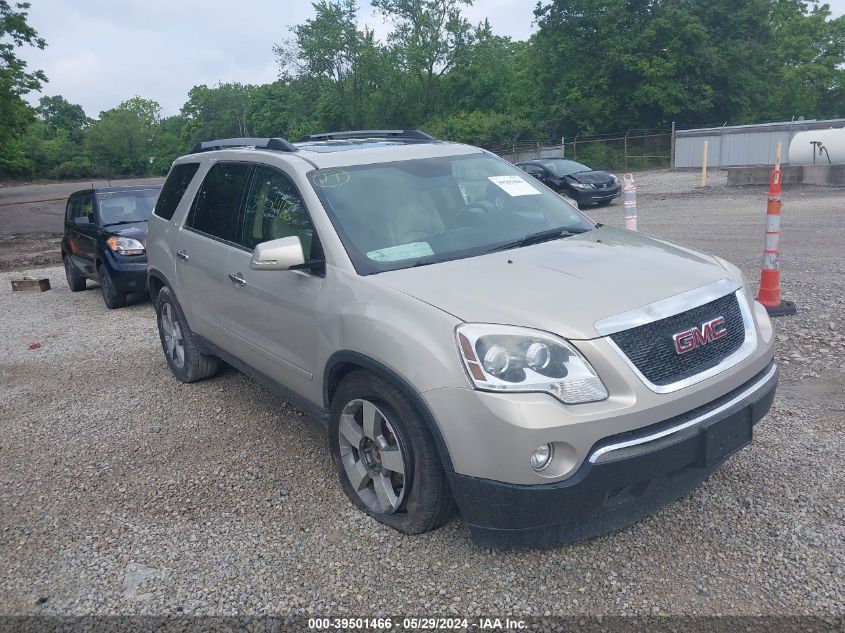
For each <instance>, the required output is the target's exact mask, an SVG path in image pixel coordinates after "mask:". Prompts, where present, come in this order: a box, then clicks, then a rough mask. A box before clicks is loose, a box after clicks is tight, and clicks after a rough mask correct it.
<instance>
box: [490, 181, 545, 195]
mask: <svg viewBox="0 0 845 633" xmlns="http://www.w3.org/2000/svg"><path fill="white" fill-rule="evenodd" d="M487 180H489V181H490V182H492V183H493V184H494V185H496V186H497V187H499V188H500V189H501V190H502V191H504V192H505V193H506V194H508V195H509V196H510V197H512V198H515V197H517V196H539V195H540V192H539V191H537V190H536V189H535V188H534V187H532V186H531V185H530V184H528V183H527V182H526V181H524V180H523V179H522V178H520V177H519V176H488V177H487Z"/></svg>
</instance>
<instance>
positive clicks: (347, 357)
mask: <svg viewBox="0 0 845 633" xmlns="http://www.w3.org/2000/svg"><path fill="white" fill-rule="evenodd" d="M344 364H350V365H357V366H358V367H362V368H364V369H366V370H368V371H371V372H373V373H374V374H377V375H379V376H381V377H382V378H384V379H385V380H389V381H390V382H392V383H393V384H395V385H396V386H397V387H399V388H400V389H401V390H402V391H404V392H405V395H407V396H408V397H409V398H410V399H411V401H412V402H413V403H414V405H416V407H417V410H418V411H419V412H420V415H421V416H422V419H423V420H424V421H425V424H426V426H427V427H428V430H429V431H430V432H431V436H432V437H433V438H434V444H435V446H436V447H437V454H438V456H439V457H440V463H441V464H443V468H444V469H445V470H446V472H447V473H453V472H454V470H455V469H454V467H453V466H452V458H451V457H450V456H449V449H448V448H447V447H446V441H445V440H444V439H443V435H442V434H441V433H440V427H439V426H438V424H437V420H435V418H434V414H432V412H431V409H429V408H428V405H427V404H426V402H425V400H424V399H423V397H422V396H421V395H420V394H419V392H417V390H416V389H414V387H413V386H412V385H411V383H409V382H408V381H407V380H405V378H404V377H403V376H402V375H400V374H399V373H397V372H396V371H394V370H393V369H390V368H389V367H387V366H385V365H383V364H382V363H380V362H379V361H377V360H374V359H372V358H370V357H369V356H366V355H364V354H361V353H360V352H353V351H351V350H340V351H337V352H335V353H334V354H332V355H331V356H330V357H329V359H328V360H327V361H326V366H325V368H324V370H323V406H324V407H325V409H326V410H327V411H328V410H330V409H331V401H330V398H329V387H330V386H331V384H332V382H333V381H334V378H335V375H336V373H337V370H338V369H339V368H340V366H341V365H344Z"/></svg>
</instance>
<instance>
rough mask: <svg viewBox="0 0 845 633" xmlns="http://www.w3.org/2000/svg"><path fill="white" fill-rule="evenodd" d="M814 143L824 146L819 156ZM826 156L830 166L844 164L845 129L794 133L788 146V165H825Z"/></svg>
mask: <svg viewBox="0 0 845 633" xmlns="http://www.w3.org/2000/svg"><path fill="white" fill-rule="evenodd" d="M814 141H815V142H816V143H821V144H822V145H823V146H824V149H823V150H822V151H821V154H820V153H819V146H818V145H814V144H813V142H814ZM825 150H826V151H825ZM814 156H815V160H814ZM828 156H830V164H833V165H842V164H845V128H835V129H828V130H807V131H805V132H796V134H795V136H793V137H792V142H791V143H790V144H789V164H790V165H812V164H813V163H814V162H815V164H816V165H827V164H828V161H827V158H828Z"/></svg>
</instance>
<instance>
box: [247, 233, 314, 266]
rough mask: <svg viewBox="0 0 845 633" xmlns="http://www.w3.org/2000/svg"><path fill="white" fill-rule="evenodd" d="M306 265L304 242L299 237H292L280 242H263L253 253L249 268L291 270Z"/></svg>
mask: <svg viewBox="0 0 845 633" xmlns="http://www.w3.org/2000/svg"><path fill="white" fill-rule="evenodd" d="M304 263H305V255H303V253H302V242H300V241H299V237H298V236H296V235H291V236H289V237H282V238H280V239H278V240H270V241H269V242H261V244H259V245H258V246H256V247H255V250H254V251H253V252H252V261H251V262H250V263H249V267H250V268H251V269H252V270H290V269H291V268H293V267H294V266H301V265H302V264H304Z"/></svg>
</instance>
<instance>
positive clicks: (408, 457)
mask: <svg viewBox="0 0 845 633" xmlns="http://www.w3.org/2000/svg"><path fill="white" fill-rule="evenodd" d="M359 398H360V399H363V400H369V401H371V402H373V403H375V404H377V405H378V406H379V408H382V410H383V412H384V413H385V414H386V415H387V416H388V417H389V418H390V424H391V427H392V428H393V431H394V432H395V433H396V434H397V436H398V437H399V440H400V446H401V447H402V449H403V458H404V459H405V467H406V473H409V474H406V483H405V485H406V489H405V498H404V500H403V502H402V505H401V506H400V508H399V509H398V510H397V511H396V512H394V513H393V514H381V513H378V512H375V511H373V510H371V509H370V508H369V507H367V505H366V504H365V503H364V502H363V501H362V500H361V498H360V497H359V496H358V494H357V492H356V491H355V490H354V488H353V487H352V484H351V483H350V482H349V478H348V476H347V475H346V471H345V469H344V467H343V462H342V459H341V457H340V446H339V442H338V435H339V420H340V414H341V412H342V411H343V409H344V407H345V406H346V404H347V403H349V402H350V401H351V400H355V399H359ZM329 444H330V448H331V452H332V457H333V459H334V462H335V467H336V469H337V472H338V475H339V477H340V482H341V486H342V487H343V490H344V492H345V493H346V495H347V497H349V499H350V500H351V501H352V503H353V504H355V506H356V507H358V508H359V509H360V510H362V511H364V512H366V513H367V514H368V515H370V516H372V517H373V518H375V519H376V520H378V521H379V522H381V523H384V524H385V525H389V526H390V527H393V528H395V529H397V530H399V531H400V532H405V533H407V534H417V533H420V532H425V531H428V530H430V529H434V528H435V527H437V525H438V524H439V521H435V522H432V521H431V516H430V515H431V514H432V509H431V508H428V507H426V506H427V505H429V504H430V501H429V500H428V499H429V497H430V492H431V491H429V490H425V488H426V486H429V485H430V484H431V482H432V481H433V480H434V479H436V478H438V477H445V473H444V472H443V470H442V467H441V466H440V462H439V459H438V458H437V457H436V448H435V446H434V441H433V439H432V438H431V435H430V433H429V431H428V429H427V428H426V425H425V422H424V421H423V419H422V417H421V416H420V414H419V413H418V411H417V410H416V407H415V406H414V405H413V403H412V402H411V400H410V399H409V398H408V397H407V396H405V395H404V394H403V392H402V391H401V390H399V389H398V388H396V387H395V386H394V385H393V384H392V383H390V382H388V381H386V380H384V379H383V378H381V377H380V376H376V375H375V374H371V373H369V372H364V371H355V372H353V373H352V374H349V376H347V377H346V378H344V380H343V382H342V383H341V385H340V386H339V387H338V390H337V392H336V394H335V396H334V398H333V400H332V406H331V410H330V418H329ZM432 452H433V453H434V455H432ZM423 457H425V459H421V458H423ZM432 458H434V468H436V469H437V472H431V469H432ZM426 465H427V466H426Z"/></svg>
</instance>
